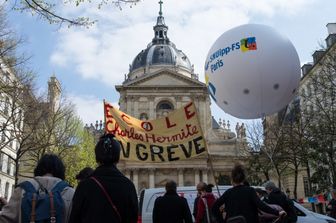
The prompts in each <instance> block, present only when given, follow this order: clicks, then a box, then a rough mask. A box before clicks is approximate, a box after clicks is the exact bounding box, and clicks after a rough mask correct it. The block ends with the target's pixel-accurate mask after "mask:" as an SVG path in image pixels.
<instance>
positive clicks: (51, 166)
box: [34, 154, 65, 180]
mask: <svg viewBox="0 0 336 223" xmlns="http://www.w3.org/2000/svg"><path fill="white" fill-rule="evenodd" d="M45 175H51V176H53V177H57V178H60V179H62V180H64V179H65V166H64V164H63V162H62V160H61V159H60V158H59V157H58V156H56V155H55V154H45V155H43V156H42V157H41V159H40V160H39V161H38V163H37V166H36V167H35V169H34V176H35V177H37V176H45Z"/></svg>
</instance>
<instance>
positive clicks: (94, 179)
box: [90, 176, 121, 222]
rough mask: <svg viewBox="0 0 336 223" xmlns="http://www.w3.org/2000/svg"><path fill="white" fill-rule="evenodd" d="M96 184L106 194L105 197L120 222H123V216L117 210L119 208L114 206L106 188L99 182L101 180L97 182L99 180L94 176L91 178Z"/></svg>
mask: <svg viewBox="0 0 336 223" xmlns="http://www.w3.org/2000/svg"><path fill="white" fill-rule="evenodd" d="M90 178H91V179H92V180H93V181H94V182H96V184H97V185H98V186H99V187H100V189H101V190H102V191H103V192H104V195H105V197H106V198H107V200H108V201H109V203H110V204H111V206H112V208H113V210H114V211H115V213H116V214H117V216H118V218H119V221H120V222H121V216H120V214H119V211H118V209H117V207H116V206H115V205H114V203H113V202H112V199H111V197H110V195H109V194H108V193H107V191H106V190H105V188H104V186H103V185H102V184H101V183H100V182H99V180H97V178H95V177H94V176H92V177H90Z"/></svg>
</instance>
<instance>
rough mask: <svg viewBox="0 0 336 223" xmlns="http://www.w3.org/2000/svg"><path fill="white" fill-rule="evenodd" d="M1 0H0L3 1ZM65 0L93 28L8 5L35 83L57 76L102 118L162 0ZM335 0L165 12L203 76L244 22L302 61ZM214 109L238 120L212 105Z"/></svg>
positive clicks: (170, 5)
mask: <svg viewBox="0 0 336 223" xmlns="http://www.w3.org/2000/svg"><path fill="white" fill-rule="evenodd" d="M0 1H1V0H0ZM92 6H93V5H90V4H83V5H82V6H81V7H71V5H67V6H66V7H65V8H61V9H60V12H61V13H62V15H65V16H73V15H81V16H90V17H91V18H94V19H97V20H98V22H97V23H96V24H95V25H93V26H92V27H91V28H89V29H86V28H67V27H62V28H59V27H58V26H54V25H49V24H47V23H46V22H45V21H42V20H38V19H36V18H35V17H32V16H30V15H29V14H21V13H19V12H14V11H10V12H9V16H10V22H11V25H12V26H13V27H14V28H15V29H16V31H17V32H18V33H19V34H20V35H22V36H23V37H24V38H25V39H26V40H27V43H26V44H25V46H24V47H23V48H22V50H23V51H25V52H26V53H28V54H30V55H32V56H33V57H32V59H31V61H30V65H31V67H32V68H33V69H34V70H35V72H36V75H37V79H38V86H39V87H40V88H41V89H45V88H46V86H47V81H48V78H49V77H50V76H51V75H52V74H55V75H56V77H57V78H58V79H59V80H60V82H61V84H62V85H63V87H64V88H65V93H66V94H67V96H68V97H70V98H71V99H72V100H73V102H74V103H75V104H76V107H77V111H78V114H79V115H80V117H81V118H82V120H83V122H84V123H91V122H95V120H100V119H103V107H102V100H103V99H106V100H108V101H110V102H112V103H117V101H118V98H119V94H118V93H117V92H116V90H115V88H114V85H116V84H121V83H122V81H123V80H124V74H126V73H128V69H129V64H131V63H132V61H133V59H134V57H135V56H136V55H137V54H138V53H139V52H140V51H141V50H142V49H145V48H146V46H147V44H148V43H150V42H151V40H152V38H153V35H154V33H153V26H154V25H155V23H156V18H157V16H158V11H159V5H158V0H142V1H141V2H140V3H138V4H137V5H135V6H133V7H132V8H130V7H128V6H125V7H123V9H122V10H119V9H118V8H116V7H114V6H113V5H106V6H104V7H103V8H102V9H100V10H98V9H97V8H96V7H92ZM335 8H336V1H335V0H322V1H321V0H253V1H250V0H206V1H205V0H166V1H164V3H163V16H164V17H165V22H166V25H168V27H169V30H168V37H169V38H170V40H171V41H172V42H174V43H175V44H176V47H177V48H178V49H180V50H182V51H183V52H184V53H186V55H187V56H188V57H189V60H190V61H191V63H192V64H194V66H195V72H196V73H198V74H199V77H200V80H201V81H204V72H203V67H204V61H205V57H206V55H207V53H208V50H209V49H210V47H211V45H212V44H213V42H214V41H215V40H216V39H217V38H218V37H219V36H220V35H221V34H222V33H223V32H225V31H227V30H228V29H230V28H233V27H235V26H238V25H242V24H246V23H259V24H265V25H270V26H272V27H274V28H275V29H276V30H278V31H279V32H280V33H282V34H283V35H285V36H287V37H288V38H289V39H290V40H291V41H292V42H293V44H294V46H295V47H296V49H297V51H298V54H299V57H300V60H301V64H304V63H306V62H310V61H312V58H311V54H312V53H313V52H314V50H316V49H318V48H319V44H320V43H324V40H325V38H326V37H327V29H326V24H327V23H334V22H336V17H335V15H336V14H335ZM211 109H212V114H213V115H214V116H215V117H216V118H217V119H218V118H225V119H230V120H232V121H237V119H234V118H233V117H231V116H229V115H228V114H226V113H225V112H224V111H222V110H221V109H219V108H218V107H217V106H216V105H215V104H214V103H212V107H211Z"/></svg>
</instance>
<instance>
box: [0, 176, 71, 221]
mask: <svg viewBox="0 0 336 223" xmlns="http://www.w3.org/2000/svg"><path fill="white" fill-rule="evenodd" d="M35 179H36V180H38V182H39V183H40V184H41V185H42V186H43V187H44V188H45V189H47V190H48V191H51V189H52V188H53V187H54V186H55V185H56V184H57V183H58V182H60V181H61V179H59V178H57V177H51V176H39V177H35V178H34V179H29V180H27V181H29V182H30V183H32V184H33V186H34V187H35V189H38V188H39V187H40V186H39V183H38V182H37V181H36V180H35ZM74 192H75V191H74V189H73V188H71V187H66V188H65V189H64V190H63V191H62V193H61V195H62V199H63V201H64V209H65V210H64V216H63V221H62V222H65V223H67V222H68V219H69V215H70V209H71V201H72V196H73V194H74ZM24 193H25V191H24V190H23V189H22V188H20V187H17V188H15V190H14V193H13V195H12V196H11V198H10V200H9V202H8V204H7V205H5V206H4V207H3V208H2V211H1V212H0V223H21V222H22V220H21V199H22V197H23V195H24Z"/></svg>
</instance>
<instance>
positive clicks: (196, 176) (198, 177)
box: [195, 169, 200, 185]
mask: <svg viewBox="0 0 336 223" xmlns="http://www.w3.org/2000/svg"><path fill="white" fill-rule="evenodd" d="M199 182H200V174H199V169H195V185H197V184H198V183H199Z"/></svg>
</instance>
